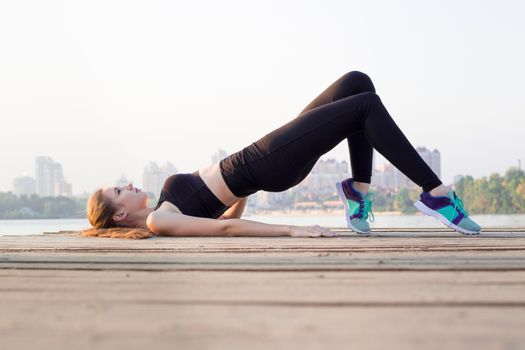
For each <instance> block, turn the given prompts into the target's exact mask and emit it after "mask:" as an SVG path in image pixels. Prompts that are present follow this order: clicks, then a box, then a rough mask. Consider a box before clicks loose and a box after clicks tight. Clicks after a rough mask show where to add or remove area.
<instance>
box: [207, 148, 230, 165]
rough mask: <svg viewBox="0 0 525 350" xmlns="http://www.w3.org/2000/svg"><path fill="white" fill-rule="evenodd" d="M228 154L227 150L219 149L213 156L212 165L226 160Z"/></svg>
mask: <svg viewBox="0 0 525 350" xmlns="http://www.w3.org/2000/svg"><path fill="white" fill-rule="evenodd" d="M227 156H228V153H226V151H225V150H223V149H221V148H219V150H218V151H217V152H215V153H214V154H212V155H211V164H215V163H219V162H220V161H221V160H222V159H224V158H226V157H227Z"/></svg>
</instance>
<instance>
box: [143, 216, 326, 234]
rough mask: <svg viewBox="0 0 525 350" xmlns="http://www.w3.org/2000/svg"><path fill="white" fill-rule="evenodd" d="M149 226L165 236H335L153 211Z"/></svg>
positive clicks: (309, 229) (320, 229)
mask: <svg viewBox="0 0 525 350" xmlns="http://www.w3.org/2000/svg"><path fill="white" fill-rule="evenodd" d="M146 224H147V225H148V228H149V229H150V230H151V231H153V232H155V233H157V234H159V235H163V236H217V237H220V236H236V237H240V236H246V237H248V236H250V237H278V236H292V237H320V236H330V237H332V236H335V233H334V232H332V231H330V230H328V229H326V228H323V227H320V226H291V225H273V224H263V223H261V222H256V221H251V220H243V219H230V220H215V219H208V218H199V217H194V216H189V215H184V214H178V213H174V212H170V211H165V210H157V211H154V212H152V213H151V214H150V215H149V216H148V218H147V221H146Z"/></svg>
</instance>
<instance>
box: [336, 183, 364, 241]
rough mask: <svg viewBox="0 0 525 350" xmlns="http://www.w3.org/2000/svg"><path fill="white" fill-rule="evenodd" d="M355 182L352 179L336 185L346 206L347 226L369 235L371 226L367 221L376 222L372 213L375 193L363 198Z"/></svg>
mask: <svg viewBox="0 0 525 350" xmlns="http://www.w3.org/2000/svg"><path fill="white" fill-rule="evenodd" d="M353 182H354V180H353V179H352V178H350V179H347V180H344V181H341V182H337V183H336V184H335V187H336V188H337V193H338V194H339V198H341V200H342V201H343V205H344V206H345V217H346V226H347V227H348V228H351V229H352V230H353V231H355V232H357V233H362V234H368V233H370V225H369V224H368V222H367V221H366V220H367V219H368V218H369V217H370V221H371V222H372V221H374V213H373V212H372V201H373V199H374V193H373V192H369V193H367V194H366V195H365V196H363V194H362V193H361V192H359V191H358V190H356V189H355V188H354V186H353V185H352V184H353Z"/></svg>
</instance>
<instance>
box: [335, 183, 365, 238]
mask: <svg viewBox="0 0 525 350" xmlns="http://www.w3.org/2000/svg"><path fill="white" fill-rule="evenodd" d="M335 188H336V189H337V194H338V195H339V198H341V201H342V202H343V205H344V206H345V218H346V227H348V228H349V229H351V230H352V231H354V232H356V233H359V234H361V235H368V234H370V231H361V230H359V229H357V227H355V226H354V225H352V222H351V221H350V216H348V202H347V200H346V196H345V192H344V191H343V185H342V184H341V182H336V183H335Z"/></svg>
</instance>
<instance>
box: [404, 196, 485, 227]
mask: <svg viewBox="0 0 525 350" xmlns="http://www.w3.org/2000/svg"><path fill="white" fill-rule="evenodd" d="M414 206H415V207H416V208H417V209H419V211H420V212H422V213H423V214H425V215H428V216H432V217H435V218H436V219H438V220H439V221H441V222H442V223H444V224H445V225H446V226H448V227H450V228H452V229H454V230H456V231H458V232H461V233H462V234H464V235H479V232H480V231H470V230H467V229H464V228H462V227H459V226H458V225H456V224H453V223H452V222H451V221H450V220H448V219H447V218H446V217H444V216H443V215H441V214H440V213H438V212H437V211H435V210H433V209H430V208H429V207H427V206H426V205H425V204H424V203H423V202H421V201H417V202H415V203H414Z"/></svg>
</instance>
